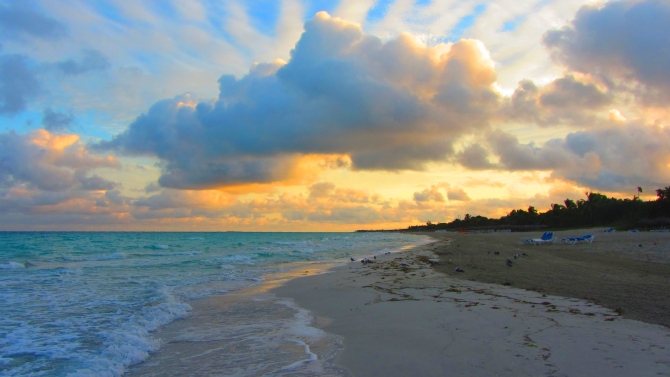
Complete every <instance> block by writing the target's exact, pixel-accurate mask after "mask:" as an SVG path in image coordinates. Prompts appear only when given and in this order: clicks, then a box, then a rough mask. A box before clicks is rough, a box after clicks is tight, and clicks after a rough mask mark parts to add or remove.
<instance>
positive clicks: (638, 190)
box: [637, 186, 642, 199]
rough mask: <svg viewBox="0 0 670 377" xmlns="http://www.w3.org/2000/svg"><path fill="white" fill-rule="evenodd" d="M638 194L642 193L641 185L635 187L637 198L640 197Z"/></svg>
mask: <svg viewBox="0 0 670 377" xmlns="http://www.w3.org/2000/svg"><path fill="white" fill-rule="evenodd" d="M640 194H642V187H640V186H638V187H637V198H638V199H640Z"/></svg>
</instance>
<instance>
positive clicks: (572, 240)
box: [561, 234, 596, 245]
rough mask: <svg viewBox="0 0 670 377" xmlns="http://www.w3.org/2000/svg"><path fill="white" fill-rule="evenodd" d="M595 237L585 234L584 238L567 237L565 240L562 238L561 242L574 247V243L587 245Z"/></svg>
mask: <svg viewBox="0 0 670 377" xmlns="http://www.w3.org/2000/svg"><path fill="white" fill-rule="evenodd" d="M595 237H596V236H594V235H592V234H587V235H585V236H581V237H567V238H563V239H562V240H561V241H562V242H563V243H569V244H571V245H574V244H576V243H578V242H588V243H591V242H593V239H594V238H595Z"/></svg>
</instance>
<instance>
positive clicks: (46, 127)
mask: <svg viewBox="0 0 670 377" xmlns="http://www.w3.org/2000/svg"><path fill="white" fill-rule="evenodd" d="M669 8H670V6H669V5H668V4H667V2H664V1H661V0H643V1H627V0H626V1H610V2H607V1H601V2H596V3H593V2H587V1H583V0H563V1H558V0H534V1H527V2H523V3H519V2H515V1H511V0H496V1H474V0H446V1H437V0H435V1H423V0H419V1H416V0H406V1H402V0H395V1H393V0H377V1H375V0H356V1H354V0H341V1H301V0H283V1H264V0H263V1H253V2H249V1H233V0H225V1H211V0H192V1H177V0H175V1H137V2H128V1H122V0H118V1H113V0H110V1H85V0H29V1H0V141H1V142H2V143H0V158H1V159H2V161H4V162H3V165H0V190H2V191H0V194H2V195H1V196H0V199H1V200H0V202H1V203H0V212H3V218H5V219H9V218H11V219H12V220H5V221H4V222H0V229H51V228H53V227H58V228H59V229H60V228H63V229H126V228H128V227H139V228H142V229H149V230H153V229H178V228H179V227H180V226H185V224H188V225H189V226H194V224H198V225H199V226H203V227H205V228H206V229H221V228H230V229H241V230H250V229H261V230H262V229H267V230H293V229H310V230H350V229H355V228H357V227H359V226H361V225H365V226H366V227H374V226H386V227H388V226H404V225H409V224H411V223H416V222H425V221H428V220H431V221H448V220H450V219H451V218H455V217H457V216H458V215H462V214H463V213H471V214H472V213H477V214H482V215H487V216H488V215H491V216H495V215H500V214H504V213H506V212H508V211H509V210H511V209H514V208H516V207H517V206H520V205H528V204H533V205H535V206H536V207H537V208H542V207H543V206H548V205H549V204H551V203H554V202H562V200H563V199H565V197H566V196H572V197H575V198H578V196H579V195H583V192H585V191H588V190H597V191H602V192H606V193H610V194H612V195H627V194H628V191H629V190H628V188H629V187H628V186H631V187H633V186H634V187H635V188H636V187H637V186H640V185H643V186H644V187H645V188H648V190H646V192H648V193H653V189H655V188H657V187H655V186H660V185H663V184H664V183H667V181H668V180H669V179H670V173H669V172H668V164H670V160H669V159H668V155H667V153H666V152H663V151H665V150H670V148H666V147H668V145H666V144H665V143H666V142H667V140H668V138H669V136H668V132H667V128H666V127H665V126H666V124H667V122H668V110H669V107H668V98H670V84H669V83H670V72H668V69H669V68H668V67H669V66H670V58H669V57H668V56H666V55H667V54H665V53H663V51H668V49H669V47H670V46H667V44H668V42H667V38H665V39H664V38H663V37H662V36H663V35H667V33H666V32H670V30H669V29H668V28H669V27H668V25H669V24H670V22H668V21H670V16H669V15H670V10H669ZM619 23H621V24H619ZM624 25H625V26H624ZM611 30H619V31H618V33H624V35H619V37H617V38H614V36H613V35H614V34H613V33H612V32H611ZM603 46H609V47H608V48H604V47H603ZM659 51H660V52H661V53H659ZM650 57H654V58H653V59H650ZM654 62H656V63H654ZM224 76H225V77H227V78H226V79H225V80H224V79H222V80H220V78H221V77H224ZM224 92H225V95H224ZM408 135H413V136H411V137H410V136H408ZM417 135H418V136H417ZM625 135H629V136H627V137H626V136H625ZM630 135H634V136H633V137H631V136H630ZM605 140H607V142H608V143H610V145H616V146H617V148H620V150H626V151H627V153H628V156H632V157H630V158H626V159H622V158H621V157H620V155H617V154H616V153H612V148H611V146H610V147H608V146H607V145H604V144H603V143H604V141H605ZM633 140H635V142H636V144H635V145H630V143H631V142H632V141H633ZM601 144H602V145H601ZM586 146H588V147H586ZM561 198H562V199H561ZM650 198H653V197H652V196H650ZM147 203H152V204H151V205H149V204H147ZM58 219H61V220H60V221H59V220H58ZM54 224H56V225H54Z"/></svg>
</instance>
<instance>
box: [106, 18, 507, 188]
mask: <svg viewBox="0 0 670 377" xmlns="http://www.w3.org/2000/svg"><path fill="white" fill-rule="evenodd" d="M495 80H496V76H495V71H494V70H493V64H492V63H491V61H490V59H489V58H488V55H487V53H486V51H485V49H484V48H483V46H482V44H481V43H480V42H477V41H471V40H462V41H459V42H458V43H456V44H453V45H451V47H447V46H446V45H439V46H437V47H434V48H428V47H426V46H423V45H421V44H419V43H417V42H416V41H415V40H413V39H412V38H411V37H409V36H406V35H402V36H400V37H398V38H397V39H395V40H392V41H390V42H386V43H384V42H382V41H381V40H380V39H378V38H376V37H373V36H369V35H366V34H364V33H363V31H362V30H361V28H360V26H358V25H356V24H351V23H348V22H345V21H342V20H340V19H334V18H331V17H330V16H328V15H327V14H325V13H320V14H318V15H317V16H316V17H315V18H314V19H312V20H310V21H308V22H307V23H306V24H305V32H304V33H303V35H302V36H301V38H300V40H299V41H298V43H297V44H296V46H295V49H294V50H292V51H291V60H290V61H289V62H288V63H286V64H284V63H282V62H275V63H273V64H258V65H255V66H254V67H253V68H252V69H251V70H250V72H249V73H248V74H247V75H246V76H244V77H242V78H240V79H236V78H235V77H233V76H227V75H226V76H223V77H221V78H220V80H219V86H220V96H219V98H218V100H217V101H214V102H199V103H198V101H196V100H195V99H194V98H192V97H191V96H189V95H184V96H178V97H176V98H174V99H168V100H164V101H160V102H158V103H156V104H155V105H154V106H152V107H151V109H150V110H149V112H148V113H146V114H143V115H141V116H139V117H138V118H137V119H136V120H135V121H134V122H133V123H132V124H131V125H130V127H129V128H128V129H127V130H126V131H125V132H123V133H121V134H120V135H118V136H116V137H115V138H113V139H112V140H111V141H107V142H102V143H100V144H98V145H97V146H96V148H98V149H100V150H118V151H120V152H122V153H125V154H130V155H155V156H157V157H159V158H160V159H161V160H162V162H161V163H162V169H163V175H162V176H161V178H160V183H161V185H163V186H164V187H173V188H208V187H217V186H223V185H233V184H240V183H252V182H253V183H267V182H276V181H281V180H285V179H287V178H290V177H291V175H292V174H296V173H295V169H294V168H295V164H296V161H297V158H298V157H299V156H303V155H309V154H311V155H314V154H316V155H319V154H331V155H348V156H350V158H351V161H352V168H353V169H368V170H399V169H416V170H419V169H422V168H423V167H424V165H425V164H426V163H427V162H431V161H445V160H446V159H447V158H448V157H449V156H450V155H452V154H453V146H452V143H453V141H454V140H455V139H457V138H458V137H459V136H461V135H463V134H465V133H470V132H476V130H478V129H481V128H482V127H486V126H487V122H488V119H489V118H490V116H491V114H492V113H494V112H495V110H496V107H497V101H498V100H499V95H498V93H497V92H496V91H495V90H494V85H493V84H494V83H495Z"/></svg>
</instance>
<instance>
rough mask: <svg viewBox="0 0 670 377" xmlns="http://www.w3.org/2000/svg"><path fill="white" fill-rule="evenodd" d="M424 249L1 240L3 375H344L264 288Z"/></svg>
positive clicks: (44, 235)
mask: <svg viewBox="0 0 670 377" xmlns="http://www.w3.org/2000/svg"><path fill="white" fill-rule="evenodd" d="M426 242H428V239H427V238H426V237H424V236H415V235H406V234H399V233H225V232H222V233H151V232H0V375H2V376H121V375H128V376H133V375H138V376H139V375H142V376H147V375H157V376H158V375H175V376H176V375H221V376H264V375H272V376H283V375H310V374H315V373H316V374H320V375H332V376H340V375H346V373H345V372H343V371H341V370H339V369H338V368H337V366H335V365H332V364H329V363H328V362H326V360H328V359H329V358H330V357H332V355H334V354H336V353H337V352H338V350H339V349H341V339H338V338H337V337H336V336H334V335H332V334H326V333H323V332H322V331H320V330H318V329H317V328H315V327H312V326H310V324H311V323H312V321H313V320H314V319H313V318H312V317H311V314H310V313H309V312H308V311H306V310H304V309H302V308H299V307H297V306H296V305H295V303H293V302H292V301H291V300H287V299H282V298H277V297H274V296H273V295H271V294H270V293H268V289H269V288H271V286H272V285H273V284H274V283H273V282H275V283H276V282H279V281H281V280H282V279H286V278H287V276H286V274H287V273H288V274H289V275H290V276H289V278H291V277H295V276H300V275H298V274H296V273H295V271H297V270H300V271H301V272H302V270H305V271H309V270H310V269H311V270H314V271H317V270H319V268H321V269H322V268H323V267H324V266H329V265H333V264H342V263H348V261H349V258H351V257H353V258H356V259H359V258H361V257H371V256H372V255H375V254H382V253H386V252H398V251H401V250H403V249H405V248H408V247H413V246H416V245H419V244H423V243H426ZM291 271H292V272H291ZM268 279H269V280H270V281H268Z"/></svg>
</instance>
